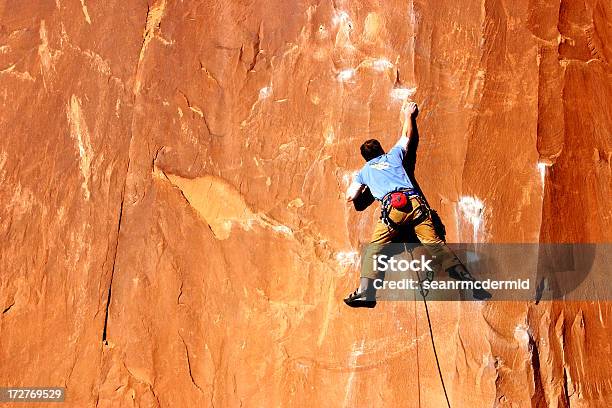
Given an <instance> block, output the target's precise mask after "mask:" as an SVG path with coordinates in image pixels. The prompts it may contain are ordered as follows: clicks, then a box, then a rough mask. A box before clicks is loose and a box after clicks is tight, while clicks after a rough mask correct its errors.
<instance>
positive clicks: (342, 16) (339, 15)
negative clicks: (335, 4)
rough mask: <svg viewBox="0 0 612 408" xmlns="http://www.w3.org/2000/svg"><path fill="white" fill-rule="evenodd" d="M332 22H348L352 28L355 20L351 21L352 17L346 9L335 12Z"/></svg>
mask: <svg viewBox="0 0 612 408" xmlns="http://www.w3.org/2000/svg"><path fill="white" fill-rule="evenodd" d="M332 24H333V25H335V26H336V25H338V24H348V25H350V27H351V28H352V25H353V22H352V21H351V17H350V16H349V14H348V13H347V12H346V11H339V12H336V13H334V17H332Z"/></svg>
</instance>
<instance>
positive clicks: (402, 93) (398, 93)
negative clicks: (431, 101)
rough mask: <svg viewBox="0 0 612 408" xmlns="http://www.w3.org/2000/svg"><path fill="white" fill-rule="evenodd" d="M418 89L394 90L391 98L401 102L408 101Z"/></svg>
mask: <svg viewBox="0 0 612 408" xmlns="http://www.w3.org/2000/svg"><path fill="white" fill-rule="evenodd" d="M416 90H417V89H416V87H414V88H394V89H393V90H391V97H392V98H395V99H399V100H402V101H403V100H406V99H408V98H410V97H411V96H412V95H414V94H415V92H416Z"/></svg>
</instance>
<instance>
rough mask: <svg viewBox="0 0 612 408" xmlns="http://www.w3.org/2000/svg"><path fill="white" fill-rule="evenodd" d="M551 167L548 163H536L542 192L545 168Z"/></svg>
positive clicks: (543, 161) (541, 161) (542, 161)
mask: <svg viewBox="0 0 612 408" xmlns="http://www.w3.org/2000/svg"><path fill="white" fill-rule="evenodd" d="M550 166H552V163H551V162H550V161H546V160H540V161H539V162H538V172H539V173H540V185H541V186H542V190H544V184H545V181H546V168H547V167H550Z"/></svg>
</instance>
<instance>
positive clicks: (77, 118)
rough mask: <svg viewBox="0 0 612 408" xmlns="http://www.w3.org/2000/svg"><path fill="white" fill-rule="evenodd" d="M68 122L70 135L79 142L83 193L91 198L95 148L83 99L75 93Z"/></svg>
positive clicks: (69, 105) (68, 114)
mask: <svg viewBox="0 0 612 408" xmlns="http://www.w3.org/2000/svg"><path fill="white" fill-rule="evenodd" d="M67 116H68V123H69V124H70V136H72V137H73V138H74V139H75V140H76V142H77V148H78V150H79V168H80V169H81V174H82V175H83V183H82V188H83V193H84V195H85V199H86V200H89V197H90V195H91V193H90V191H89V178H90V176H91V162H92V158H93V148H92V147H91V140H90V138H89V130H88V129H87V123H85V117H84V115H83V111H82V108H81V100H80V99H79V98H77V97H76V96H75V95H72V97H71V98H70V102H69V103H68V107H67Z"/></svg>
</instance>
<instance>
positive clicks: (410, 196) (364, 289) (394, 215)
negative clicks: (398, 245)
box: [344, 101, 491, 308]
mask: <svg viewBox="0 0 612 408" xmlns="http://www.w3.org/2000/svg"><path fill="white" fill-rule="evenodd" d="M418 114H419V109H418V107H417V104H416V103H414V102H408V101H406V102H405V103H404V105H403V106H402V109H401V112H400V121H401V122H402V131H401V135H400V138H399V140H398V141H397V143H396V144H395V146H393V147H392V148H391V150H389V152H388V153H385V151H384V150H383V148H382V146H381V144H380V142H379V141H378V140H376V139H370V140H366V141H365V142H364V143H363V144H362V145H361V155H362V156H363V158H364V159H365V161H366V162H367V163H366V164H365V165H364V166H363V167H362V168H361V170H360V171H359V172H358V173H357V175H356V176H355V178H354V180H353V182H352V183H351V185H350V186H349V188H348V190H347V192H346V200H347V202H351V201H353V200H356V199H357V198H358V197H359V196H360V194H361V193H363V192H364V191H367V189H369V191H370V192H371V194H372V196H374V198H375V199H376V200H378V201H380V202H381V217H380V220H379V221H378V222H377V223H376V226H375V228H374V232H373V234H372V238H371V240H370V244H368V246H367V248H366V250H365V251H364V254H363V258H362V262H361V281H360V285H359V287H358V288H357V289H356V290H355V291H354V292H353V293H351V294H350V295H349V296H348V297H347V298H346V299H344V302H345V303H346V304H347V305H348V306H350V307H370V308H371V307H374V306H376V290H375V287H374V280H375V279H377V278H378V273H377V272H376V271H375V270H374V263H373V262H372V261H371V260H372V259H373V257H374V256H377V255H379V254H381V253H382V252H383V251H384V249H385V247H386V246H387V244H389V243H391V242H392V240H393V239H394V238H396V237H397V236H398V235H399V234H400V233H401V232H402V230H404V229H406V228H412V229H414V233H415V234H416V236H417V237H418V239H419V241H420V242H421V244H423V246H424V247H425V248H426V249H427V250H428V252H429V253H430V255H431V256H432V258H433V259H434V262H435V264H436V266H437V267H442V269H444V270H445V271H446V272H447V273H448V274H449V276H450V277H451V278H453V279H457V280H471V281H474V280H475V279H474V278H473V277H472V275H471V274H470V273H469V271H468V270H467V269H466V268H465V267H464V266H463V264H462V263H461V261H460V260H459V259H458V258H457V256H456V255H455V254H454V253H453V252H452V251H451V250H450V249H449V248H448V246H447V245H446V243H445V242H444V240H443V239H442V238H441V237H440V235H439V234H438V232H437V231H436V229H435V227H434V223H433V221H432V216H431V209H430V208H429V206H428V204H427V202H426V201H425V199H424V197H423V196H422V195H421V193H420V192H418V191H417V190H416V189H415V188H414V186H413V183H412V182H411V180H410V178H409V177H408V175H407V173H406V170H405V169H404V166H403V161H404V156H405V155H406V153H407V150H408V143H409V141H410V139H411V138H412V137H413V136H415V135H416V134H417V124H416V119H417V116H418ZM473 296H474V298H476V299H487V298H489V297H491V295H490V294H489V293H488V292H486V291H484V290H482V289H481V290H477V289H474V291H473Z"/></svg>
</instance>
